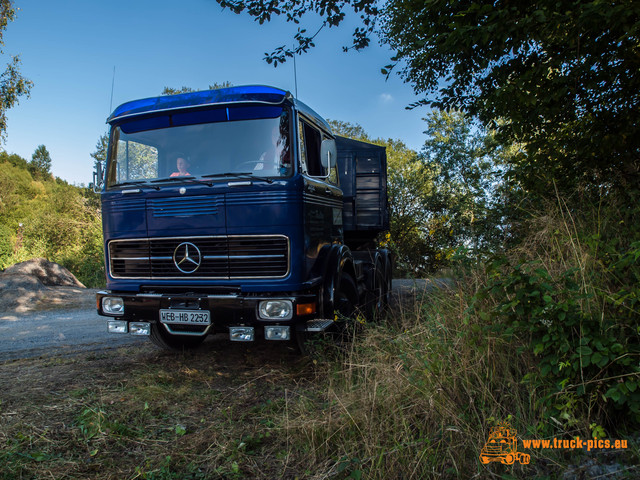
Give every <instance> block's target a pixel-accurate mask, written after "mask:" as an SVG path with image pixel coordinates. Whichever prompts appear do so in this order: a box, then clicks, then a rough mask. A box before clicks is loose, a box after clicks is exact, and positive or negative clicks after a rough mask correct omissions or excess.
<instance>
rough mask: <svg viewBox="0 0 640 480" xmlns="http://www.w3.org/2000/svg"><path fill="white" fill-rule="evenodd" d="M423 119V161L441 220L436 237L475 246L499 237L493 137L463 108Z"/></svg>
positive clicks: (483, 247) (497, 174)
mask: <svg viewBox="0 0 640 480" xmlns="http://www.w3.org/2000/svg"><path fill="white" fill-rule="evenodd" d="M424 121H425V122H426V123H427V129H426V131H425V132H424V133H425V134H426V135H427V140H426V141H425V143H424V146H423V148H422V152H421V154H422V156H423V161H424V162H425V163H426V164H427V166H428V167H429V170H430V171H431V172H432V176H433V182H434V197H433V202H432V204H433V207H432V208H434V210H435V211H437V212H439V214H440V216H441V218H442V221H443V225H442V226H441V228H440V229H439V230H438V234H439V235H440V236H442V235H444V237H443V238H442V239H441V240H440V242H441V243H445V244H448V245H450V246H451V247H453V246H460V245H464V246H467V247H469V248H472V249H473V250H475V251H480V250H486V249H492V247H495V245H497V244H499V243H500V241H501V240H502V236H501V233H502V231H501V229H500V222H499V220H498V218H497V215H496V212H499V210H500V208H499V200H500V196H499V194H500V187H501V185H502V169H501V165H500V163H501V162H502V161H503V159H501V158H500V156H499V153H500V152H501V149H499V148H498V146H497V145H496V144H495V142H494V141H493V136H492V135H491V134H490V133H488V132H486V131H484V129H482V127H481V126H480V125H474V123H473V122H472V121H471V119H470V118H469V117H468V116H467V115H465V114H464V113H463V112H460V111H457V110H453V111H442V110H433V111H432V112H431V113H430V114H429V115H428V116H427V117H426V118H424Z"/></svg>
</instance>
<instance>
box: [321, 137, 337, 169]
mask: <svg viewBox="0 0 640 480" xmlns="http://www.w3.org/2000/svg"><path fill="white" fill-rule="evenodd" d="M337 160H338V148H337V147H336V141H335V140H333V139H329V138H327V139H325V140H323V141H322V144H321V145H320V161H321V162H322V166H323V167H324V168H325V169H327V170H328V169H331V168H333V167H335V166H336V162H337Z"/></svg>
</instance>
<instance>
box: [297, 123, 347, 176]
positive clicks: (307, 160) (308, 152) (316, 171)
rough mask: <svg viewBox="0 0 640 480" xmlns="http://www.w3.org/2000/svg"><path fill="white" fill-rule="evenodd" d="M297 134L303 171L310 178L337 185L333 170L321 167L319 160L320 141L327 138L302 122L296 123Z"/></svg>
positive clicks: (334, 170)
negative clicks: (319, 178) (325, 180)
mask: <svg viewBox="0 0 640 480" xmlns="http://www.w3.org/2000/svg"><path fill="white" fill-rule="evenodd" d="M298 134H299V138H300V157H301V161H302V164H303V167H302V168H303V171H306V173H307V174H308V175H311V176H312V177H321V178H326V179H327V181H329V182H331V183H334V184H336V185H337V183H338V175H337V171H336V169H335V168H332V169H331V170H329V169H327V168H326V167H324V166H323V165H322V159H321V158H320V147H321V145H322V140H325V139H328V138H329V137H328V136H327V135H325V134H323V133H321V132H320V130H318V129H317V128H315V127H313V126H312V125H310V124H308V123H307V122H305V121H304V120H301V121H300V122H299V123H298Z"/></svg>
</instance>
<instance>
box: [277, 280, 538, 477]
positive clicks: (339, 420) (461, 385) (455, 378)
mask: <svg viewBox="0 0 640 480" xmlns="http://www.w3.org/2000/svg"><path fill="white" fill-rule="evenodd" d="M479 280H480V279H478V278H465V279H464V280H463V281H461V282H459V283H458V285H457V286H456V287H454V288H452V289H449V290H433V291H429V292H425V293H424V294H423V295H421V296H420V298H418V299H417V300H415V301H413V302H409V303H404V304H402V305H401V306H400V307H399V309H398V310H397V311H395V312H394V313H393V315H392V316H391V318H390V319H389V321H388V322H387V323H386V324H384V325H376V326H372V327H370V328H368V329H366V331H365V332H364V334H363V335H361V336H360V337H356V339H355V340H354V343H353V344H352V345H351V346H350V348H349V350H348V352H346V353H345V354H344V356H343V357H342V358H341V360H336V359H335V358H334V359H329V360H326V363H323V362H322V361H321V364H322V365H323V366H325V367H327V368H329V369H330V370H331V373H330V374H329V375H328V378H327V387H326V392H325V394H324V395H323V396H322V398H321V400H318V401H310V400H309V399H308V398H301V399H299V400H298V401H295V402H292V403H291V404H290V405H289V407H288V410H287V418H286V422H284V425H285V426H286V430H287V432H288V433H289V434H290V435H291V436H292V437H293V438H295V440H296V442H297V443H298V444H301V445H307V448H308V452H309V454H308V459H309V461H311V462H312V463H313V468H312V470H315V471H317V472H321V473H318V475H317V478H326V477H327V476H332V475H333V474H339V476H338V478H341V477H351V478H360V477H361V476H362V477H363V478H372V479H378V478H379V479H388V478H403V479H410V478H430V477H434V476H440V475H444V476H445V477H454V478H455V477H460V478H468V477H471V476H473V475H475V474H480V473H482V472H484V471H486V467H482V466H480V464H479V462H478V454H479V452H480V449H481V448H482V446H483V445H484V442H486V440H487V436H488V431H489V428H490V427H491V426H492V425H493V424H495V423H497V422H499V421H502V420H509V421H511V423H512V425H513V426H514V427H516V428H518V430H519V431H520V432H523V433H524V432H526V431H528V432H529V433H530V434H531V435H530V436H533V433H534V431H535V427H536V425H537V423H538V419H539V415H538V412H537V407H536V403H537V402H536V400H537V396H536V392H535V391H532V390H530V389H529V388H527V387H525V386H524V385H523V384H522V383H521V382H520V380H521V378H522V376H523V374H524V373H526V372H528V371H529V370H531V369H533V368H534V367H535V364H534V363H533V361H532V359H531V357H530V356H527V355H522V354H521V353H520V351H519V349H518V347H520V346H521V345H520V344H519V343H518V341H517V340H515V339H513V338H512V339H511V340H507V339H506V337H504V336H501V335H494V334H491V333H488V330H487V328H486V327H487V325H486V322H485V321H483V320H482V319H481V318H480V317H479V316H475V315H470V314H469V306H470V305H469V299H470V298H471V297H472V295H473V293H474V289H475V284H476V283H477V282H478V281H479ZM325 348H326V347H325ZM328 459H331V460H330V461H328ZM488 468H489V469H490V468H492V466H491V465H490V466H489V467H488ZM512 468H513V470H514V471H517V470H518V469H521V468H523V467H521V466H514V467H512ZM530 471H531V469H529V472H530Z"/></svg>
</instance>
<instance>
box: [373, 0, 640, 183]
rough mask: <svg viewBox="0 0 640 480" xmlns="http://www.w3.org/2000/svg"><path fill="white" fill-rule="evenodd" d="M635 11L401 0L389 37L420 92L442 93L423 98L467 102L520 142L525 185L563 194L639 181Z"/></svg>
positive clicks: (518, 170) (393, 4) (387, 28)
mask: <svg viewBox="0 0 640 480" xmlns="http://www.w3.org/2000/svg"><path fill="white" fill-rule="evenodd" d="M639 15H640V6H639V5H638V4H637V2H632V1H621V2H600V1H587V2H575V1H570V0H567V1H560V2H557V1H555V0H554V1H550V0H545V1H542V2H535V3H521V4H518V5H515V4H512V3H510V2H498V3H497V4H496V3H495V2H487V1H481V2H472V3H469V2H445V1H442V0H434V1H428V2H426V3H420V4H419V5H418V4H415V3H411V2H407V1H404V0H399V1H390V2H388V4H387V8H386V10H385V16H384V28H383V39H384V41H385V42H387V43H388V44H389V45H390V46H391V47H392V48H393V49H394V50H396V51H397V57H398V59H400V60H401V61H402V62H404V63H403V65H404V67H403V68H402V69H401V75H402V76H404V78H405V79H406V80H408V81H409V82H411V83H412V84H413V85H414V88H415V90H416V92H419V93H436V92H437V96H436V99H435V100H434V101H431V102H429V101H427V100H423V102H421V103H431V104H432V105H433V106H438V107H441V108H445V109H446V108H451V107H456V108H461V109H463V110H465V111H467V112H470V113H471V114H472V115H474V116H478V117H479V119H480V120H481V121H482V122H483V123H484V124H491V125H492V126H493V127H494V128H496V129H497V131H498V133H499V134H500V136H501V138H502V139H503V141H504V142H505V143H511V142H522V143H524V144H525V149H526V155H524V156H521V157H520V158H519V159H518V161H517V162H515V163H514V165H513V166H514V173H515V175H516V176H517V178H518V179H519V181H521V182H523V183H524V184H525V185H526V188H527V189H531V190H535V191H542V192H544V189H547V188H548V187H549V185H550V183H551V180H552V179H555V180H556V182H557V183H558V185H559V188H560V190H561V191H566V189H567V188H572V187H573V186H575V185H576V183H579V182H583V181H585V180H587V181H589V182H593V183H602V182H614V181H623V178H621V175H624V176H626V180H625V181H626V182H633V181H636V182H637V181H638V174H639V169H638V167H639V165H638V156H639V155H638V153H639V152H640V143H639V142H640V136H639V135H638V125H637V122H636V121H635V120H634V118H635V117H636V114H637V111H638V107H639V106H640V93H639V92H640V89H639V88H638V87H639V86H640V77H639V76H638V75H637V72H638V70H639V68H640V57H639V56H638V32H639V29H640V16H639ZM443 19H447V20H446V21H443ZM499 120H502V121H499Z"/></svg>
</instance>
